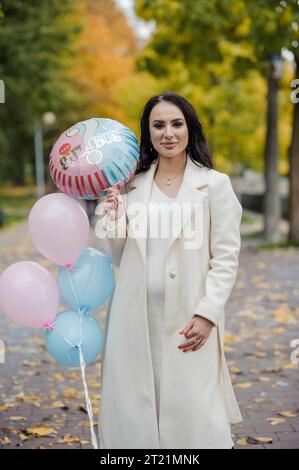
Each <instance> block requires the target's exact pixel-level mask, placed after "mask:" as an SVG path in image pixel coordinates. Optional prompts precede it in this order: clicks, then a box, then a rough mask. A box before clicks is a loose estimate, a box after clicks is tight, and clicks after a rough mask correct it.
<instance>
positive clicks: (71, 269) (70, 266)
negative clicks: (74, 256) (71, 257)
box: [65, 263, 75, 271]
mask: <svg viewBox="0 0 299 470" xmlns="http://www.w3.org/2000/svg"><path fill="white" fill-rule="evenodd" d="M65 267H66V268H67V269H68V270H69V271H74V269H75V265H74V263H69V264H66V265H65Z"/></svg>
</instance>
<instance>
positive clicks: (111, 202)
mask: <svg viewBox="0 0 299 470" xmlns="http://www.w3.org/2000/svg"><path fill="white" fill-rule="evenodd" d="M103 204H104V205H105V206H106V208H105V209H104V213H107V214H108V217H109V219H111V220H113V221H116V220H118V219H119V218H120V217H121V215H122V214H123V201H122V197H121V195H120V192H119V190H118V189H117V187H116V186H112V187H111V188H108V191H107V196H106V197H105V199H104V201H103Z"/></svg>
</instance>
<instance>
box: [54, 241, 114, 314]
mask: <svg viewBox="0 0 299 470" xmlns="http://www.w3.org/2000/svg"><path fill="white" fill-rule="evenodd" d="M73 267H74V269H73V271H72V270H69V269H68V268H66V267H65V266H61V267H60V269H59V276H58V285H59V289H60V293H61V295H62V297H63V298H64V300H65V301H66V302H68V304H69V305H70V306H71V307H72V308H73V309H75V310H78V309H79V308H81V309H83V308H85V309H86V310H87V311H88V312H93V311H94V310H97V309H98V308H99V307H100V306H101V305H103V303H104V302H105V301H106V300H107V298H108V297H109V296H110V295H111V293H112V292H113V289H114V284H115V281H114V266H113V264H112V263H111V261H110V260H109V258H107V256H105V255H104V254H103V253H101V252H100V251H98V250H95V249H94V248H89V247H86V248H84V250H82V253H81V255H80V257H79V258H78V259H77V260H76V261H75V263H74V264H73Z"/></svg>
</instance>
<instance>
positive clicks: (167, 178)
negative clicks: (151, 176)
mask: <svg viewBox="0 0 299 470" xmlns="http://www.w3.org/2000/svg"><path fill="white" fill-rule="evenodd" d="M186 163H187V162H185V166H184V171H183V173H181V174H180V175H177V176H175V177H174V178H169V176H166V180H167V181H166V184H167V185H169V184H171V181H172V180H175V179H176V178H179V176H182V175H183V174H184V172H185V168H186ZM157 173H159V174H160V175H161V176H163V178H165V176H164V175H163V173H161V172H160V171H159V170H158V169H157Z"/></svg>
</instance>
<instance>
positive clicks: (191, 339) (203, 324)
mask: <svg viewBox="0 0 299 470" xmlns="http://www.w3.org/2000/svg"><path fill="white" fill-rule="evenodd" d="M212 328H213V323H212V322H211V321H210V320H208V319H207V318H205V317H193V318H192V320H191V321H190V323H188V325H187V326H186V328H184V329H182V330H181V331H180V334H184V335H185V338H186V339H187V341H185V342H184V343H182V344H180V345H179V346H178V348H179V349H182V350H183V352H185V351H190V350H192V351H196V350H197V349H199V348H201V347H202V346H203V345H204V344H205V342H206V341H207V339H208V337H209V336H210V334H211V330H212ZM195 340H196V341H195Z"/></svg>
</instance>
